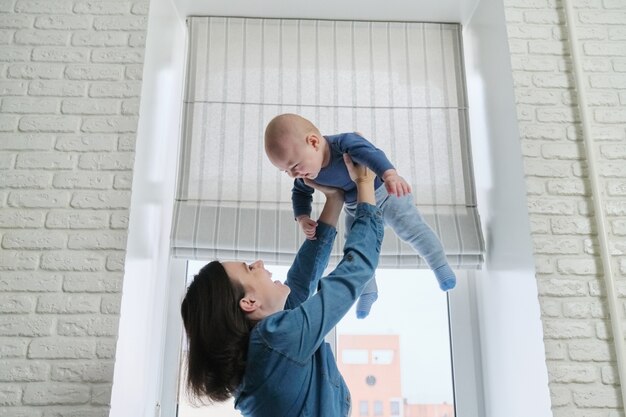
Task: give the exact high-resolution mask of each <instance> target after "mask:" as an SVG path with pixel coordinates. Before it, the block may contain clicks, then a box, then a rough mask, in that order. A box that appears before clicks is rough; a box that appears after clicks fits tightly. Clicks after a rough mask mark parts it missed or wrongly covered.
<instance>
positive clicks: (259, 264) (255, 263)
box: [252, 259, 264, 268]
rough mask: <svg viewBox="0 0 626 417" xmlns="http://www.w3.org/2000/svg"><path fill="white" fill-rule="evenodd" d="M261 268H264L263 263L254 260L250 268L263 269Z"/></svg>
mask: <svg viewBox="0 0 626 417" xmlns="http://www.w3.org/2000/svg"><path fill="white" fill-rule="evenodd" d="M263 266H264V265H263V261H262V260H260V259H258V260H256V261H255V262H254V263H253V264H252V267H253V268H263Z"/></svg>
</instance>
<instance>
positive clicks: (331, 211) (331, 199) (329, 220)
mask: <svg viewBox="0 0 626 417" xmlns="http://www.w3.org/2000/svg"><path fill="white" fill-rule="evenodd" d="M304 183H305V184H306V185H308V186H309V187H312V188H315V189H316V190H319V191H320V192H322V193H323V194H324V195H325V196H326V203H325V204H324V208H323V209H322V213H321V214H320V217H319V219H318V222H322V223H326V224H327V225H330V226H332V227H337V220H339V214H340V213H341V208H342V207H343V190H341V189H339V188H335V187H327V186H325V185H320V184H318V183H316V182H314V181H311V180H309V179H306V178H305V179H304ZM307 238H308V239H311V240H315V237H312V238H310V237H307Z"/></svg>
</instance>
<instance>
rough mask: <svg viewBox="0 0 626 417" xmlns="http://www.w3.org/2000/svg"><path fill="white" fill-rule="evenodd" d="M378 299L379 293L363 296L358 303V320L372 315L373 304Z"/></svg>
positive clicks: (369, 293)
mask: <svg viewBox="0 0 626 417" xmlns="http://www.w3.org/2000/svg"><path fill="white" fill-rule="evenodd" d="M377 299H378V293H377V292H368V293H367V294H361V296H360V297H359V301H357V303H356V318H357V319H364V318H365V317H367V316H368V315H369V314H370V310H371V309H372V304H374V302H375V301H376V300H377Z"/></svg>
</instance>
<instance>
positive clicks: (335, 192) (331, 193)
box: [304, 178, 343, 200]
mask: <svg viewBox="0 0 626 417" xmlns="http://www.w3.org/2000/svg"><path fill="white" fill-rule="evenodd" d="M304 183H305V184H306V185H308V186H309V187H311V188H315V189H316V190H318V191H319V192H321V193H322V194H324V195H325V196H326V199H327V200H328V199H329V198H340V199H342V200H343V190H342V189H341V188H336V187H329V186H327V185H321V184H318V183H316V182H315V181H311V180H310V179H308V178H304Z"/></svg>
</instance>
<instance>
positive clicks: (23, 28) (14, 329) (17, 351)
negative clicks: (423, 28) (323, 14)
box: [0, 0, 623, 417]
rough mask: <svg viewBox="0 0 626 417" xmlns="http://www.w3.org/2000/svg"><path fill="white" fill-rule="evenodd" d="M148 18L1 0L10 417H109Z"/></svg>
mask: <svg viewBox="0 0 626 417" xmlns="http://www.w3.org/2000/svg"><path fill="white" fill-rule="evenodd" d="M147 13H148V0H105V1H103V0H53V1H52V0H0V50H1V52H0V417H9V416H10V417H61V416H64V417H70V416H72V417H79V416H80V417H104V416H108V413H109V403H110V393H111V382H112V376H113V363H114V360H115V342H116V337H117V327H118V315H119V306H120V298H121V293H120V291H121V284H122V276H123V268H124V255H125V247H126V238H127V226H128V207H129V202H130V191H129V190H130V184H131V180H132V168H133V161H134V142H135V132H136V128H137V117H138V109H139V94H140V90H141V73H142V66H143V58H144V42H145V35H146V29H147ZM618 35H619V34H618ZM615 187H617V188H615V189H616V190H618V189H619V185H618V184H617V183H616V185H615ZM622 228H623V226H622ZM606 378H613V376H612V375H611V374H610V373H609V371H608V370H607V375H606Z"/></svg>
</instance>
